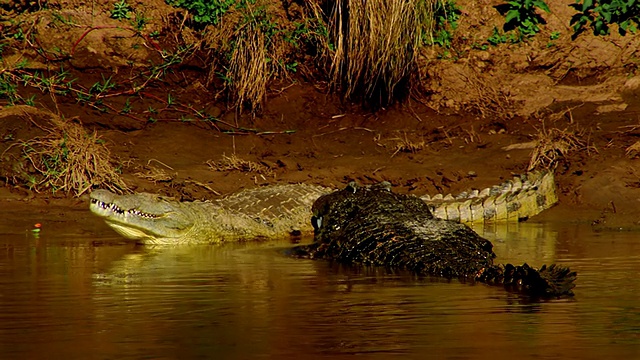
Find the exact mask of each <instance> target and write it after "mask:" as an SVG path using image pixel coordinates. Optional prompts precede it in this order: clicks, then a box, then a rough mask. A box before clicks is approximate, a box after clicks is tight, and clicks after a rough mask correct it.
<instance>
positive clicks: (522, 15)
mask: <svg viewBox="0 0 640 360" xmlns="http://www.w3.org/2000/svg"><path fill="white" fill-rule="evenodd" d="M496 9H497V10H498V11H499V12H500V14H502V15H503V16H504V17H505V19H504V27H503V29H504V31H505V32H509V31H516V33H517V34H516V38H515V40H516V42H517V41H522V39H524V38H527V37H531V36H534V35H535V34H537V33H538V32H539V31H540V26H539V25H540V24H545V23H546V22H545V20H544V19H543V18H542V16H540V14H539V13H538V10H542V11H544V12H547V13H549V12H550V11H549V6H547V4H546V3H545V2H544V1H542V0H513V1H509V2H507V3H505V4H500V5H498V6H496Z"/></svg>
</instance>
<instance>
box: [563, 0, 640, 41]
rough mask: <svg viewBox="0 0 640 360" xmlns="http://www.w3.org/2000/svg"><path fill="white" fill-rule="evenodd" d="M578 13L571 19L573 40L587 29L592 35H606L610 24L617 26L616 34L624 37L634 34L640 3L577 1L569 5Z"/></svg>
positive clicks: (610, 0)
mask: <svg viewBox="0 0 640 360" xmlns="http://www.w3.org/2000/svg"><path fill="white" fill-rule="evenodd" d="M569 6H571V7H572V8H574V9H576V10H577V11H578V13H577V14H575V15H573V17H572V18H571V22H570V24H571V26H572V27H573V31H574V34H573V38H574V39H575V38H576V37H577V36H578V35H579V34H580V33H582V32H583V31H585V30H586V28H587V27H591V29H593V34H594V35H596V36H597V35H608V34H609V31H610V30H609V26H610V25H611V24H617V25H618V33H620V35H623V36H624V35H626V34H627V32H631V33H635V32H636V30H637V27H638V24H640V2H638V1H633V0H631V1H625V0H604V1H593V0H577V1H576V3H575V4H571V5H569Z"/></svg>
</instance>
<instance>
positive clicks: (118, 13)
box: [111, 0, 131, 20]
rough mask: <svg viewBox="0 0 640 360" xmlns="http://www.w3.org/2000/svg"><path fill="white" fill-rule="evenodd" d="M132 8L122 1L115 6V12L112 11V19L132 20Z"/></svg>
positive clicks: (124, 0)
mask: <svg viewBox="0 0 640 360" xmlns="http://www.w3.org/2000/svg"><path fill="white" fill-rule="evenodd" d="M130 13H131V6H129V4H127V2H126V0H120V1H119V2H117V3H115V4H113V10H111V18H113V19H116V20H123V19H130V18H131V14H130Z"/></svg>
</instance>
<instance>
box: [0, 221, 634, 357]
mask: <svg viewBox="0 0 640 360" xmlns="http://www.w3.org/2000/svg"><path fill="white" fill-rule="evenodd" d="M10 215H11V214H7V216H6V217H10ZM16 216H17V215H16ZM83 216H84V215H82V214H76V215H75V217H74V219H78V220H77V221H74V222H70V223H69V224H68V226H65V222H64V221H62V220H60V219H59V218H58V217H56V216H55V215H52V216H51V218H50V219H44V221H45V222H48V223H45V224H44V229H45V231H43V232H42V233H41V234H40V236H39V237H38V238H36V237H34V236H32V234H29V233H28V232H24V231H23V228H25V229H26V230H28V226H30V225H29V224H30V223H31V222H33V220H34V219H28V218H27V219H25V218H24V217H25V215H24V214H22V215H20V217H19V218H17V219H16V220H15V221H12V222H10V223H7V224H11V227H9V226H7V227H3V226H0V232H1V233H2V237H1V238H0V346H1V347H0V355H4V356H0V358H3V359H4V358H20V359H28V358H34V359H36V358H65V359H73V358H79V359H85V358H118V359H120V358H141V357H144V358H153V359H163V358H166V359H170V358H199V357H200V358H211V357H220V358H250V357H258V356H260V357H272V358H293V357H296V358H297V357H299V356H301V355H306V356H307V357H317V356H322V355H330V356H332V357H340V356H349V357H351V356H352V355H353V354H360V355H365V358H370V357H374V358H378V357H379V358H387V357H388V356H389V355H399V356H403V357H409V358H424V357H431V358H456V359H459V358H493V359H514V358H562V359H591V358H593V359H600V358H613V357H617V358H634V357H637V356H638V355H640V352H639V351H640V327H639V325H638V324H640V305H638V294H640V292H639V291H640V289H639V287H640V285H639V282H638V281H637V280H636V279H637V275H636V274H637V273H638V271H639V270H640V257H639V254H640V241H638V240H640V236H639V234H635V233H593V232H591V231H590V229H589V227H588V226H577V225H568V224H556V225H553V224H536V223H524V224H515V226H514V225H510V226H508V227H505V226H493V227H485V228H482V229H476V231H479V232H480V233H481V234H483V235H484V236H485V237H487V238H489V239H490V240H492V242H493V243H494V246H495V248H494V250H495V252H496V253H497V254H498V258H497V259H496V261H497V262H513V263H521V262H525V261H526V262H528V263H529V264H531V265H533V266H540V265H541V264H543V263H551V262H560V263H562V264H564V265H570V266H571V267H572V268H573V269H574V270H576V271H578V275H579V277H578V287H577V288H576V289H575V292H576V297H575V299H563V300H554V301H549V302H543V303H528V302H526V301H523V300H522V299H521V298H519V297H518V296H516V295H513V294H508V293H507V292H505V291H504V290H503V289H501V288H499V287H489V286H485V285H470V284H463V283H460V282H459V281H446V280H443V279H433V278H416V277H415V276H412V275H410V274H406V273H403V272H394V271H391V270H388V269H380V268H377V269H371V268H349V267H341V266H337V265H332V264H329V263H326V262H314V261H308V260H299V259H292V258H288V257H286V256H284V255H283V253H282V251H283V249H285V248H287V247H289V246H290V244H289V243H288V242H286V241H280V242H270V243H265V242H246V243H241V244H226V245H223V246H192V247H189V246H183V247H173V248H171V247H169V248H158V247H157V248H154V247H137V246H135V245H133V244H128V243H122V242H121V240H120V239H119V238H118V237H117V235H115V234H114V233H113V232H111V230H110V229H108V228H107V227H106V226H104V225H102V224H101V223H100V222H99V220H97V219H93V217H91V216H89V215H88V216H86V218H85V217H83ZM27 217H28V216H27ZM10 220H11V219H10ZM38 220H39V221H41V220H42V215H41V214H40V215H38ZM58 220H60V221H58ZM51 221H54V222H51ZM55 221H58V222H55ZM16 229H17V230H16ZM47 229H48V230H47ZM78 229H79V230H78ZM74 231H75V232H74Z"/></svg>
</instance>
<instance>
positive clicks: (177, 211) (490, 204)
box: [90, 172, 558, 244]
mask: <svg viewBox="0 0 640 360" xmlns="http://www.w3.org/2000/svg"><path fill="white" fill-rule="evenodd" d="M332 191H333V190H332V189H329V188H325V187H321V186H317V185H308V184H290V185H269V186H265V187H261V188H256V189H249V190H243V191H241V192H238V193H236V194H232V195H229V196H226V197H224V198H221V199H218V200H212V201H194V202H180V201H177V200H175V199H172V198H168V197H165V196H160V195H154V194H146V193H139V194H131V195H117V194H114V193H112V192H110V191H107V190H95V191H93V192H92V193H91V205H90V208H91V211H92V212H94V213H95V214H96V215H98V216H100V217H102V218H104V219H105V221H106V222H107V224H109V226H111V227H112V228H113V229H115V230H116V231H117V232H118V233H120V234H121V235H123V236H124V237H127V238H130V239H135V240H136V241H138V242H141V243H145V244H181V243H215V242H222V241H234V240H241V239H254V238H270V239H272V238H278V237H285V236H288V235H289V234H290V233H299V232H311V231H312V228H311V224H310V223H309V218H310V217H311V205H312V204H313V202H314V201H315V200H316V199H318V197H320V196H321V195H324V194H328V193H330V192H332ZM557 200H558V198H557V196H556V193H555V183H554V178H553V173H551V172H534V173H529V174H525V175H521V176H516V177H514V178H513V179H512V180H508V181H505V182H504V183H502V184H501V185H496V186H492V187H490V188H486V189H484V190H474V191H469V192H464V193H461V194H459V195H456V196H452V195H445V196H443V195H436V196H433V197H428V196H425V197H423V198H422V201H424V202H426V203H428V204H429V207H430V208H431V209H432V210H433V213H434V214H435V216H436V217H440V218H443V219H449V220H456V221H461V222H467V223H478V222H485V221H488V222H502V221H518V220H522V219H526V218H528V217H530V216H533V215H536V214H538V213H540V212H541V211H543V210H545V209H547V208H549V207H551V206H552V205H553V204H555V203H556V202H557Z"/></svg>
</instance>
